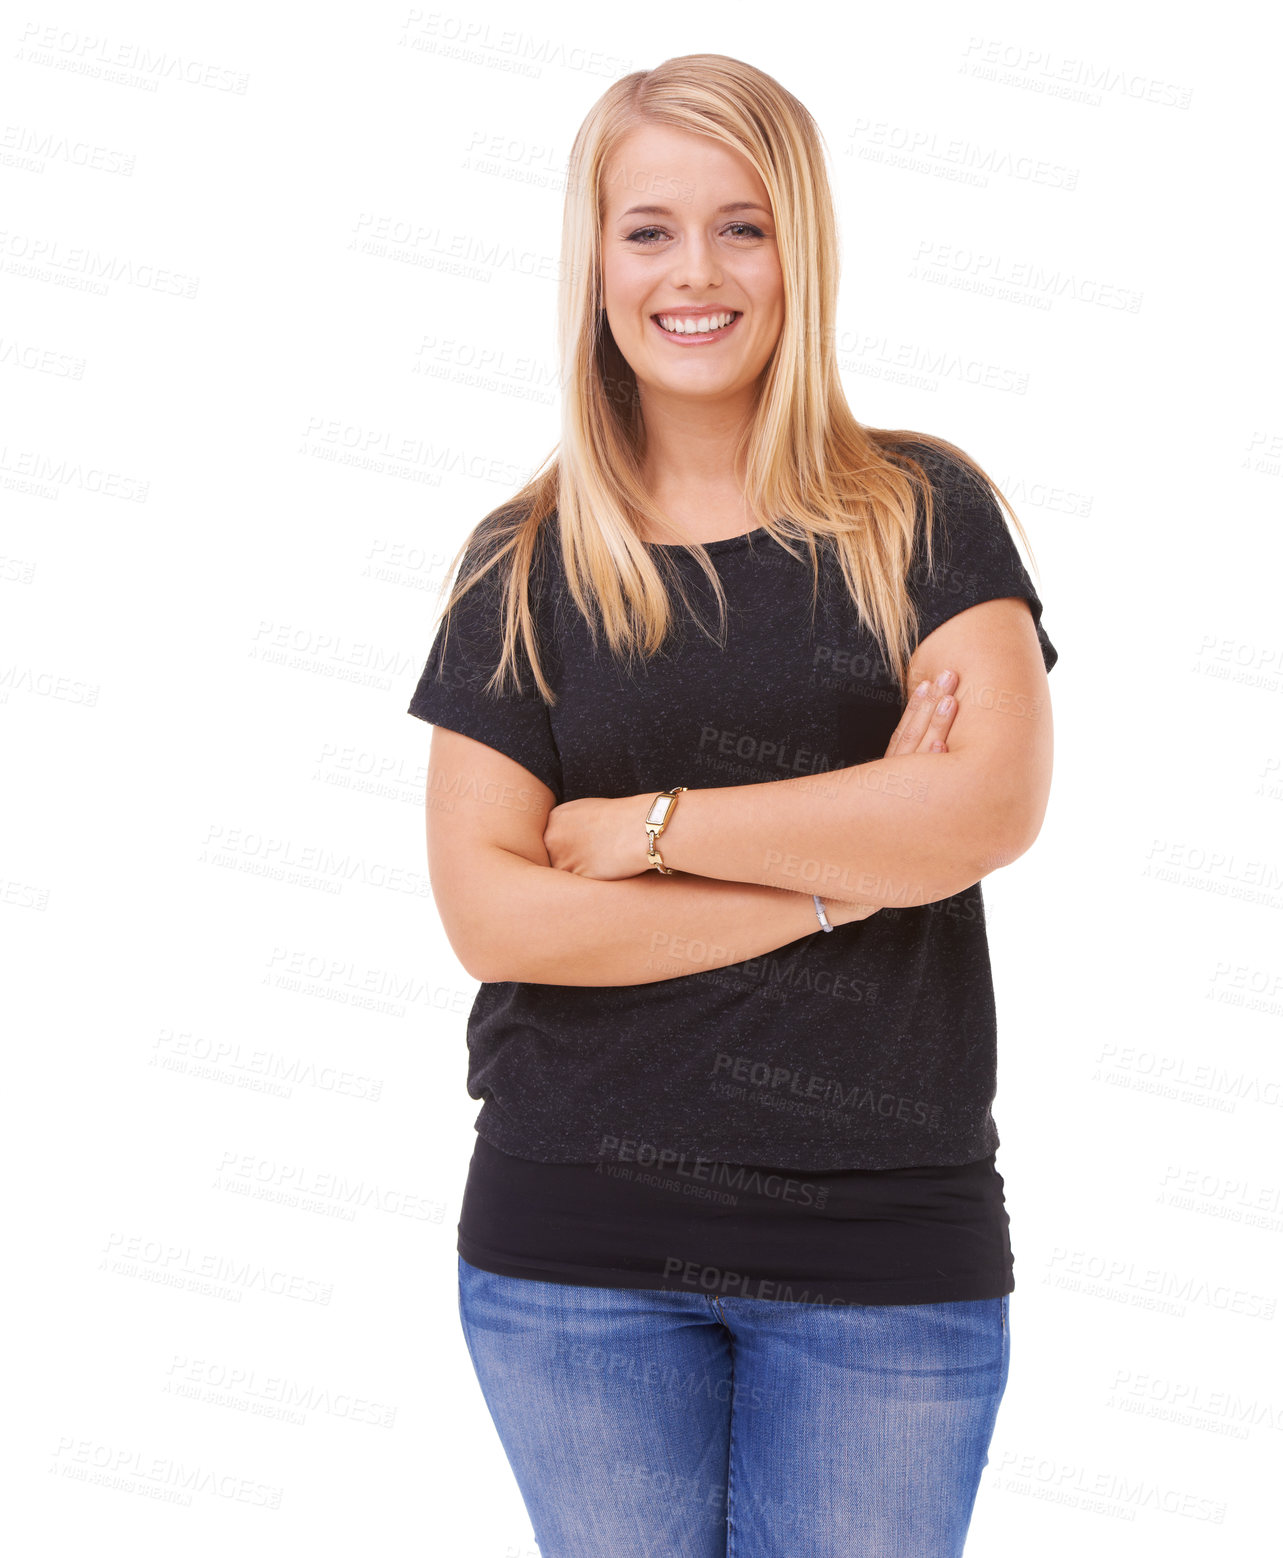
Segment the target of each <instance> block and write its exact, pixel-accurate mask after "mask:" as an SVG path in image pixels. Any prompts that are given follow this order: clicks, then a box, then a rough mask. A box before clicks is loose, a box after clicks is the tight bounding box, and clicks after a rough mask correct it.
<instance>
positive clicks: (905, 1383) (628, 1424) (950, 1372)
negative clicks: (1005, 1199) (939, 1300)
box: [459, 1257, 1010, 1558]
mask: <svg viewBox="0 0 1283 1558" xmlns="http://www.w3.org/2000/svg"><path fill="white" fill-rule="evenodd" d="M1009 1300H1010V1295H1006V1296H1004V1297H1002V1298H985V1299H974V1300H967V1301H963V1302H957V1303H944V1304H823V1303H791V1302H786V1301H783V1300H777V1299H762V1298H746V1297H732V1298H726V1297H719V1296H714V1295H708V1294H703V1293H699V1294H696V1293H683V1292H668V1291H658V1290H657V1291H651V1290H646V1289H639V1288H597V1287H572V1286H569V1285H564V1284H561V1283H556V1282H534V1281H527V1280H524V1279H522V1278H518V1277H503V1276H497V1275H495V1274H494V1273H492V1272H488V1271H480V1270H478V1269H477V1268H476V1267H475V1266H471V1265H469V1264H468V1263H467V1262H466V1261H465V1260H463V1258H462V1257H460V1258H459V1315H460V1319H461V1321H462V1323H463V1333H464V1337H465V1339H466V1341H467V1345H468V1351H469V1353H470V1354H471V1357H472V1363H473V1367H474V1368H475V1370H476V1373H477V1379H478V1381H479V1382H480V1385H481V1390H482V1393H483V1395H484V1396H485V1400H486V1405H487V1406H488V1407H489V1409H490V1415H491V1417H492V1418H493V1420H494V1424H495V1428H496V1429H497V1430H498V1434H499V1438H500V1441H501V1442H502V1444H503V1448H504V1452H505V1454H506V1455H507V1457H508V1463H509V1465H510V1466H511V1467H512V1471H513V1475H514V1476H515V1477H516V1480H517V1486H518V1487H519V1489H520V1491H521V1496H522V1498H523V1500H524V1501H525V1505H526V1510H527V1512H528V1513H529V1516H530V1521H531V1524H532V1526H533V1527H534V1532H535V1536H536V1539H537V1540H538V1543H539V1550H540V1553H541V1554H542V1558H957V1555H958V1554H961V1553H962V1551H963V1544H964V1542H965V1540H966V1535H967V1527H968V1526H969V1524H970V1521H971V1512H972V1507H973V1505H974V1504H975V1498H976V1490H977V1488H978V1486H979V1481H980V1473H981V1470H982V1468H983V1467H984V1466H985V1465H986V1464H987V1462H988V1459H989V1442H990V1439H991V1437H992V1435H993V1428H994V1420H995V1418H996V1417H997V1413H998V1404H999V1402H1000V1401H1001V1399H1002V1394H1003V1391H1004V1389H1005V1388H1006V1384H1007V1368H1008V1363H1009V1359H1010V1313H1009Z"/></svg>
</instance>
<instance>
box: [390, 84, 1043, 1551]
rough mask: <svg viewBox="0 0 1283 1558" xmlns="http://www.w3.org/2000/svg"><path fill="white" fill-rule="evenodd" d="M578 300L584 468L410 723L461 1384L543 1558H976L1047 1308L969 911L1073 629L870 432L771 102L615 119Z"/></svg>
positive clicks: (994, 529) (1009, 825) (1007, 823)
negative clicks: (453, 1094)
mask: <svg viewBox="0 0 1283 1558" xmlns="http://www.w3.org/2000/svg"><path fill="white" fill-rule="evenodd" d="M563 277H564V280H563V283H562V288H561V296H560V310H561V311H560V330H561V343H562V351H563V361H564V369H565V372H564V387H563V396H564V414H563V422H562V437H561V442H560V446H559V449H558V451H557V454H556V458H555V461H553V462H552V463H551V464H550V465H549V467H548V468H547V469H546V470H545V471H544V472H542V473H541V474H539V475H538V476H537V477H536V478H535V479H534V480H532V481H531V482H530V483H529V485H528V486H526V487H525V488H524V489H523V490H522V491H521V492H520V493H519V494H518V495H517V496H516V497H515V498H514V499H513V500H512V501H511V502H509V503H507V504H505V505H504V506H503V507H502V508H500V509H499V510H496V511H495V512H494V513H492V514H489V515H486V516H485V517H484V519H483V520H482V521H481V522H480V523H479V524H478V525H477V526H476V527H475V528H474V530H473V531H472V532H471V534H470V535H469V537H468V539H467V541H466V542H465V544H464V547H463V548H462V549H461V551H462V553H463V557H462V567H461V571H460V574H459V577H458V579H457V580H456V584H455V588H454V591H453V592H452V595H451V600H450V603H449V611H448V613H447V616H446V619H445V621H444V622H443V623H442V624H441V626H440V628H439V630H438V633H437V637H436V640H435V642H434V644H433V646H432V650H431V654H430V656H429V659H428V663H427V665H426V667H425V669H424V672H423V676H422V679H421V680H420V682H419V685H418V688H417V690H416V691H415V694H414V698H413V701H412V703H411V705H410V712H411V713H412V714H414V715H416V716H417V717H419V718H420V719H423V720H426V721H428V722H429V723H431V724H432V725H433V726H434V727H436V728H435V729H434V732H433V737H432V746H431V756H430V767H429V793H428V811H427V829H428V859H429V868H430V873H431V880H432V887H433V892H434V895H435V898H436V903H437V908H438V910H439V913H440V916H441V920H442V923H443V925H444V928H445V931H446V934H447V936H448V938H449V940H450V944H451V946H452V947H453V948H454V950H455V952H456V953H457V955H458V957H459V960H460V962H461V963H462V964H463V966H464V968H466V969H467V970H468V972H469V973H470V974H472V975H473V977H474V978H476V979H478V980H480V981H481V988H480V990H479V991H478V994H477V997H476V1002H475V1005H474V1006H473V1009H472V1013H471V1016H470V1019H469V1025H468V1046H469V1074H468V1091H469V1093H470V1095H471V1096H472V1097H473V1098H477V1099H481V1100H484V1103H483V1107H482V1109H481V1110H480V1112H479V1114H478V1117H477V1121H476V1129H477V1133H478V1139H477V1141H476V1143H475V1149H474V1156H473V1159H472V1163H471V1167H470V1171H469V1177H468V1183H467V1189H466V1193H465V1197H464V1203H463V1209H462V1217H461V1220H460V1224H459V1244H458V1250H459V1301H460V1314H461V1318H462V1323H463V1328H464V1334H465V1337H466V1340H467V1344H468V1347H469V1349H470V1353H471V1357H472V1360H473V1363H474V1365H475V1368H476V1373H477V1377H478V1380H479V1382H480V1385H481V1389H482V1391H483V1393H484V1395H485V1399H486V1402H487V1404H488V1406H489V1409H490V1412H491V1414H492V1417H493V1420H494V1423H495V1426H496V1429H497V1431H498V1434H499V1437H500V1439H501V1441H502V1444H503V1448H504V1450H505V1453H506V1455H507V1457H508V1460H509V1464H510V1465H511V1467H512V1471H513V1473H514V1475H515V1478H516V1481H517V1483H518V1485H519V1487H520V1490H521V1494H522V1496H523V1498H524V1500H525V1503H526V1507H527V1509H528V1511H529V1514H530V1519H531V1521H532V1523H533V1527H534V1531H535V1534H536V1536H537V1538H538V1541H539V1545H540V1550H541V1552H542V1554H543V1558H641V1555H643V1554H645V1555H652V1558H654V1555H680V1558H714V1555H716V1558H829V1555H833V1558H837V1555H839V1554H841V1555H842V1558H848V1555H851V1554H855V1553H859V1554H861V1555H862V1558H874V1555H877V1558H890V1555H897V1558H901V1555H902V1558H910V1555H912V1558H944V1555H946V1554H948V1555H953V1554H958V1553H961V1552H962V1550H963V1543H964V1540H965V1537H966V1532H967V1528H968V1525H969V1522H970V1518H971V1512H972V1508H973V1504H974V1500H975V1496H976V1490H977V1486H978V1482H979V1477H980V1473H981V1469H982V1467H983V1466H984V1465H985V1463H986V1462H987V1459H988V1447H989V1443H990V1438H991V1435H992V1432H993V1427H994V1421H995V1416H996V1413H997V1409H998V1404H999V1401H1000V1400H1001V1398H1002V1394H1003V1390H1004V1388H1005V1385H1006V1380H1007V1369H1008V1359H1009V1347H1010V1332H1009V1302H1010V1293H1011V1292H1012V1290H1013V1287H1014V1282H1013V1274H1012V1271H1013V1268H1012V1257H1011V1250H1010V1244H1009V1240H1008V1219H1007V1214H1006V1210H1005V1206H1004V1200H1003V1181H1002V1177H1001V1175H1000V1174H999V1173H998V1172H997V1169H996V1166H995V1148H996V1147H997V1145H998V1133H997V1130H996V1127H995V1124H994V1120H993V1116H992V1114H991V1112H990V1104H991V1102H992V1100H993V1098H994V1095H995V1047H996V1046H995V1006H994V994H993V987H992V982H991V978H990V969H989V959H988V949H987V945H986V935H985V918H984V905H983V900H982V896H981V889H980V882H981V879H982V878H983V877H984V876H985V875H987V874H988V873H989V872H990V871H993V870H995V869H997V868H998V867H1000V866H1002V865H1005V864H1007V863H1009V862H1010V861H1012V860H1015V859H1016V858H1017V857H1018V856H1019V855H1021V854H1022V853H1023V852H1024V851H1025V850H1027V849H1028V848H1029V847H1030V846H1031V844H1032V843H1033V841H1034V839H1035V838H1036V837H1037V835H1038V832H1039V829H1040V827H1041V824H1042V819H1043V814H1044V811H1045V808H1046V804H1047V798H1048V793H1049V789H1050V783H1051V763H1052V724H1051V713H1050V708H1049V704H1048V698H1047V671H1048V670H1050V668H1051V666H1052V665H1053V664H1054V662H1055V659H1056V651H1055V649H1054V648H1053V646H1052V645H1051V642H1050V640H1049V639H1048V637H1047V635H1046V633H1045V632H1044V630H1043V628H1042V625H1041V614H1042V604H1041V602H1040V600H1039V598H1038V596H1037V594H1036V593H1035V591H1034V588H1033V585H1032V584H1031V582H1030V578H1029V575H1028V574H1027V573H1026V571H1025V569H1024V567H1023V565H1022V564H1021V561H1020V558H1019V554H1018V553H1017V551H1016V548H1015V545H1014V542H1013V541H1012V539H1011V535H1010V533H1009V531H1008V528H1007V525H1006V522H1005V520H1004V518H1003V515H1002V512H1001V510H1000V509H999V507H998V503H997V500H996V498H995V495H994V489H993V487H992V484H991V483H990V482H989V481H988V478H987V477H986V476H985V474H984V472H983V471H982V470H981V469H980V468H979V467H978V466H976V465H975V464H974V462H972V461H971V460H970V459H969V458H968V457H967V456H966V455H965V454H963V453H962V451H961V450H959V449H958V448H956V447H955V446H954V445H953V444H951V443H948V442H947V441H945V440H944V439H941V438H939V437H934V436H929V435H926V434H917V433H908V432H890V431H884V430H879V429H875V428H872V427H866V426H863V425H862V424H860V423H859V422H857V421H856V420H855V418H854V416H853V415H852V413H851V411H850V410H849V408H848V406H847V404H846V401H845V399H844V396H843V392H842V389H841V386H840V382H839V377H838V370H837V363H836V352H835V309H836V291H837V280H838V265H837V242H836V235H835V226H834V218H833V211H832V206H831V197H830V192H829V185H828V180H827V173H826V168H825V159H824V153H823V150H822V142H821V139H820V137H819V134H818V132H817V130H816V128H815V126H814V124H813V122H812V120H811V118H810V116H809V115H808V113H807V111H806V110H805V108H804V107H803V106H802V104H801V103H800V102H799V101H798V100H797V99H796V98H795V97H793V96H792V95H791V94H790V93H788V92H787V91H785V90H784V88H783V87H782V86H780V85H779V84H778V83H777V82H776V81H774V80H773V79H772V78H771V77H770V76H768V75H765V74H764V73H763V72H761V71H760V70H757V69H755V68H753V67H752V66H750V65H746V64H743V63H741V62H739V61H737V60H733V59H728V58H726V57H724V56H721V55H706V54H700V55H690V56H686V57H684V58H678V59H671V60H668V61H666V62H665V63H664V64H662V65H660V66H659V67H658V68H656V69H654V70H651V71H643V72H637V73H636V74H634V75H630V76H627V77H625V78H624V79H622V80H620V81H618V82H616V83H615V84H614V85H613V86H611V87H610V88H609V90H608V91H607V92H606V93H605V94H604V96H603V97H602V98H601V100H600V101H599V102H598V103H597V104H596V105H595V106H594V107H593V109H592V111H591V112H590V113H589V115H588V117H587V119H586V120H585V122H584V124H583V126H582V128H581V130H580V132H579V134H578V137H577V139H576V141H575V144H574V147H573V151H572V154H571V162H570V170H569V179H568V194H567V197H566V206H565V227H564V252H563ZM1004 502H1005V500H1004ZM1013 517H1014V516H1013ZM1021 535H1022V538H1023V530H1022V531H1021Z"/></svg>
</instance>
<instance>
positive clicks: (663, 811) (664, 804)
mask: <svg viewBox="0 0 1283 1558" xmlns="http://www.w3.org/2000/svg"><path fill="white" fill-rule="evenodd" d="M672 804H673V798H672V796H671V795H657V796H656V797H655V803H654V805H653V806H652V807H651V809H650V810H649V811H648V812H647V813H646V821H647V822H656V823H658V822H663V820H664V818H665V817H667V815H668V808H669V807H670V806H671V805H672Z"/></svg>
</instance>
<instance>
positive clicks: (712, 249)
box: [601, 124, 784, 408]
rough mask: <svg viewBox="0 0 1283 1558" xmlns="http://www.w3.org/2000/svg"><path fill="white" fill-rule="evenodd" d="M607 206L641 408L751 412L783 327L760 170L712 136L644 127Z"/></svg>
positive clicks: (608, 259)
mask: <svg viewBox="0 0 1283 1558" xmlns="http://www.w3.org/2000/svg"><path fill="white" fill-rule="evenodd" d="M605 207H606V209H605V218H604V222H603V226H602V235H601V236H602V288H603V292H604V301H605V306H606V318H607V320H608V321H609V323H610V329H611V333H612V334H613V335H614V338H615V343H616V345H617V346H618V347H619V350H620V351H621V352H622V353H623V356H624V358H625V360H626V361H627V363H628V365H629V367H630V368H632V370H633V372H634V373H635V374H636V375H637V383H638V386H639V388H640V392H641V396H642V404H643V408H644V406H645V403H646V401H647V399H648V398H649V397H653V396H656V395H659V396H664V397H665V398H668V397H673V398H676V399H685V400H698V401H700V402H702V403H704V404H711V403H724V404H727V405H734V404H735V403H736V402H740V401H742V402H744V403H745V404H748V403H751V400H752V397H753V394H754V387H755V385H756V383H757V380H758V379H759V378H760V376H761V374H762V371H763V370H764V368H765V367H766V365H767V363H768V362H769V361H770V358H771V354H772V352H773V351H774V350H775V346H776V343H777V342H778V341H779V337H780V331H781V329H782V328H783V325H784V277H783V273H782V271H781V269H780V257H779V251H778V249H777V247H776V242H775V226H774V223H773V221H772V218H771V208H770V201H769V197H768V195H767V190H766V186H765V185H764V184H763V183H762V180H761V178H760V177H759V176H758V174H757V172H756V171H755V169H754V168H753V166H752V165H751V164H750V163H749V162H748V161H747V160H746V159H745V158H744V157H742V156H740V155H739V153H738V152H734V151H732V150H731V149H730V148H729V147H727V146H722V145H721V144H719V143H718V142H717V141H714V140H710V139H709V138H708V137H707V136H704V135H693V134H691V133H689V132H688V131H685V130H678V129H674V128H673V127H671V126H669V125H655V124H646V125H641V126H639V127H638V128H637V129H635V130H632V131H630V133H629V134H628V135H627V136H626V137H625V138H624V140H623V141H622V142H621V143H620V145H619V146H618V147H617V148H616V154H615V156H614V157H613V158H612V159H611V161H610V163H609V164H608V165H607V168H606V189H605ZM661 321H662V322H661Z"/></svg>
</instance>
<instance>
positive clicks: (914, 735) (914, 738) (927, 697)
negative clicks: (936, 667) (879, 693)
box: [886, 682, 939, 757]
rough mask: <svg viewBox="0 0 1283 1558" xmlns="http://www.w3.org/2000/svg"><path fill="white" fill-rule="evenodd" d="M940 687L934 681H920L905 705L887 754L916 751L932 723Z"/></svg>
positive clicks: (894, 755) (892, 755)
mask: <svg viewBox="0 0 1283 1558" xmlns="http://www.w3.org/2000/svg"><path fill="white" fill-rule="evenodd" d="M938 693H939V689H938V688H937V687H936V686H935V684H934V683H933V682H919V683H918V685H917V687H915V688H914V690H913V692H912V694H911V695H910V697H909V701H908V703H907V704H906V705H905V710H904V713H903V714H902V715H901V716H900V723H899V724H898V725H897V726H896V728H895V730H894V731H893V732H892V735H891V740H890V742H889V743H888V744H887V750H886V755H887V756H888V757H897V756H899V755H900V754H901V753H904V752H916V751H917V750H918V746H919V744H920V743H921V741H922V737H923V735H924V733H925V731H926V729H927V726H928V725H929V724H930V723H931V716H932V712H933V710H934V708H935V701H936V698H937V696H938Z"/></svg>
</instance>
